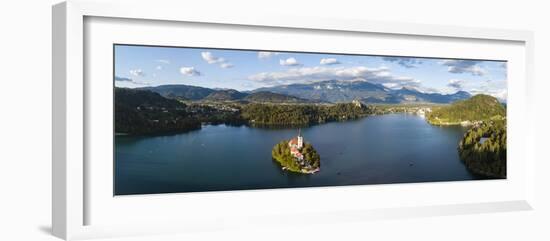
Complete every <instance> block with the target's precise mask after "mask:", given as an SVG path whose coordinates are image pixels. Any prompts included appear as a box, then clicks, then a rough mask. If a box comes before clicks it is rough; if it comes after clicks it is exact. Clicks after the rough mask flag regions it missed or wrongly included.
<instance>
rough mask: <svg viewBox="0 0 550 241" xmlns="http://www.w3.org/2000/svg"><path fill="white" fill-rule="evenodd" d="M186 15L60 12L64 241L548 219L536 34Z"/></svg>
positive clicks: (57, 148)
mask: <svg viewBox="0 0 550 241" xmlns="http://www.w3.org/2000/svg"><path fill="white" fill-rule="evenodd" d="M122 5H124V4H122ZM178 5H180V4H179V3H171V4H168V5H163V6H162V7H161V6H157V5H155V4H154V3H136V4H132V6H131V11H130V10H129V9H130V8H125V7H121V4H118V5H116V6H115V3H98V2H93V1H78V0H75V1H68V2H65V3H61V4H59V5H56V6H54V7H53V23H54V24H53V26H54V29H53V43H54V45H53V49H54V53H53V59H54V66H53V75H54V78H53V79H54V88H53V96H54V97H53V98H54V99H53V104H54V109H53V118H54V119H53V123H54V126H53V129H54V146H53V195H52V196H53V230H54V234H55V235H56V236H58V237H61V238H64V239H79V238H94V237H112V236H121V235H136V234H152V233H175V232H193V231H198V230H210V229H221V228H231V227H236V226H241V225H248V226H262V227H266V226H273V225H275V226H277V225H291V224H292V222H290V223H289V222H287V221H288V220H294V221H295V222H309V223H313V224H315V223H327V222H340V221H342V220H350V219H351V220H358V221H362V220H372V219H380V218H402V217H422V216H432V215H450V214H468V213H481V212H497V211H514V210H530V209H532V207H531V202H532V199H533V196H532V195H533V190H532V188H533V187H532V183H533V180H534V156H533V152H532V151H530V150H531V148H532V146H533V145H532V144H533V141H534V140H533V139H534V138H533V136H532V133H533V130H532V126H533V125H530V124H529V123H530V122H531V121H532V120H531V119H530V118H529V117H530V116H531V110H530V108H529V106H530V105H529V103H530V101H531V100H530V98H529V93H530V92H531V91H532V90H531V89H530V88H531V85H530V84H531V74H532V69H531V68H532V67H531V66H532V44H533V40H532V33H530V32H527V31H518V30H495V29H477V28H465V27H450V26H437V25H419V24H409V23H383V22H366V21H355V20H345V19H303V18H299V17H294V18H293V17H291V16H269V15H265V14H262V15H261V16H256V15H253V14H250V16H224V17H220V16H216V17H214V16H208V15H204V14H201V13H198V12H193V11H191V10H185V9H187V8H183V7H182V6H178ZM182 5H183V4H182ZM152 7H154V8H155V9H157V10H156V11H154V13H152V12H150V11H148V9H151V8H152ZM176 9H177V11H176ZM182 11H183V12H182ZM281 220H287V221H285V222H280V221H281ZM137 230H139V231H137Z"/></svg>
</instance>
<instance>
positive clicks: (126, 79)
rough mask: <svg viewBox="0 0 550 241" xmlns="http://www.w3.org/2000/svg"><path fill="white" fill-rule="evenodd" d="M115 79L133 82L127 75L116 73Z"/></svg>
mask: <svg viewBox="0 0 550 241" xmlns="http://www.w3.org/2000/svg"><path fill="white" fill-rule="evenodd" d="M115 81H126V82H132V81H133V80H132V79H130V78H126V77H121V76H117V75H115Z"/></svg>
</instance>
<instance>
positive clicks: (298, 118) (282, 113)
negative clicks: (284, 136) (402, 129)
mask: <svg viewBox="0 0 550 241" xmlns="http://www.w3.org/2000/svg"><path fill="white" fill-rule="evenodd" d="M373 113H374V112H373V109H372V108H371V107H368V106H365V105H362V104H354V103H339V104H334V105H315V104H307V105H306V104H292V105H291V104H279V105H276V104H256V103H253V104H248V105H246V106H243V108H242V113H241V116H242V118H243V119H245V120H247V121H248V122H249V123H251V124H263V125H304V124H318V123H325V122H331V121H345V120H352V119H358V118H361V117H365V116H367V115H371V114H373Z"/></svg>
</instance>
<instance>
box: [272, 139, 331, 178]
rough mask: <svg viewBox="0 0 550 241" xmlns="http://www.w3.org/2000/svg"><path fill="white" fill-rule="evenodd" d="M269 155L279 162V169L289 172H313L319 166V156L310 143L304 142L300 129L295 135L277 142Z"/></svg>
mask: <svg viewBox="0 0 550 241" xmlns="http://www.w3.org/2000/svg"><path fill="white" fill-rule="evenodd" d="M271 155H272V157H273V160H275V161H277V162H278V163H280V164H281V166H282V168H281V169H283V170H287V171H291V172H298V173H304V174H313V173H316V172H318V171H319V170H320V167H321V157H320V156H319V154H317V151H316V150H315V148H313V146H312V145H311V144H310V143H306V142H305V140H304V137H303V136H302V133H301V129H299V130H298V135H297V136H296V137H294V138H292V139H290V140H285V141H281V142H279V143H277V144H276V145H275V146H274V147H273V149H272V151H271Z"/></svg>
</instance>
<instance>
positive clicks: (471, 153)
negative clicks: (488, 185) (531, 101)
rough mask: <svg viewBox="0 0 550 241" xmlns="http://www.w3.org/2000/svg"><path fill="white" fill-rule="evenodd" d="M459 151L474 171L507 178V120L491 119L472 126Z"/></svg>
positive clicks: (469, 167)
mask: <svg viewBox="0 0 550 241" xmlns="http://www.w3.org/2000/svg"><path fill="white" fill-rule="evenodd" d="M458 153H459V155H460V159H461V160H462V161H464V163H465V164H466V167H468V169H470V170H471V171H472V172H474V173H476V174H478V175H483V176H489V177H494V178H506V120H490V121H486V122H483V123H481V124H479V125H477V126H474V127H472V128H471V129H470V130H468V131H467V132H466V133H465V134H464V138H463V139H462V140H461V141H460V143H459V146H458Z"/></svg>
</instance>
